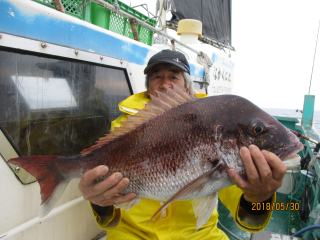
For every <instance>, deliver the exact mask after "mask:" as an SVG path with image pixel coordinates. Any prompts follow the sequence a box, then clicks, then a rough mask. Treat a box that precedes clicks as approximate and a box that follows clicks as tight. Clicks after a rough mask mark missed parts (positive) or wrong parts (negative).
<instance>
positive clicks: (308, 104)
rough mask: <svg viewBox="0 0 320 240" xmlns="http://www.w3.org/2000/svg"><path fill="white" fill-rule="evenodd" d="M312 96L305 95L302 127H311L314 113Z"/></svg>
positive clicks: (313, 97) (313, 98)
mask: <svg viewBox="0 0 320 240" xmlns="http://www.w3.org/2000/svg"><path fill="white" fill-rule="evenodd" d="M314 100H315V96H314V95H305V96H304V104H303V114H302V122H301V123H302V126H304V127H312V123H313V112H314Z"/></svg>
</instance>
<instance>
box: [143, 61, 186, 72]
mask: <svg viewBox="0 0 320 240" xmlns="http://www.w3.org/2000/svg"><path fill="white" fill-rule="evenodd" d="M159 63H170V64H172V65H175V66H176V67H178V68H180V69H181V70H182V71H184V72H187V73H189V75H190V70H188V69H187V68H185V67H184V66H181V65H180V64H179V63H177V62H175V61H173V60H172V61H169V60H168V61H166V60H162V61H159V62H154V63H152V64H150V65H149V66H147V67H146V68H145V69H144V71H143V72H144V74H147V73H148V72H149V71H150V69H151V68H152V67H154V66H155V65H157V64H159Z"/></svg>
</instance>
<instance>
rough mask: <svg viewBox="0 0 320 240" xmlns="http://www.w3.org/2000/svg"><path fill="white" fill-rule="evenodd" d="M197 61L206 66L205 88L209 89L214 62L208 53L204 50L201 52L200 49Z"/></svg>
mask: <svg viewBox="0 0 320 240" xmlns="http://www.w3.org/2000/svg"><path fill="white" fill-rule="evenodd" d="M197 61H198V63H199V64H201V65H202V66H203V68H204V77H203V83H204V84H205V89H207V88H208V86H209V84H210V74H209V69H210V67H211V66H212V65H213V63H212V61H211V59H210V58H209V57H208V55H207V54H206V53H204V52H201V51H200V54H199V55H198V56H197Z"/></svg>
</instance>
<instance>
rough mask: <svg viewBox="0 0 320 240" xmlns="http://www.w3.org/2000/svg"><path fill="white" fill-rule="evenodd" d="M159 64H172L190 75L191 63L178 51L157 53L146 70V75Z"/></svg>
mask: <svg viewBox="0 0 320 240" xmlns="http://www.w3.org/2000/svg"><path fill="white" fill-rule="evenodd" d="M158 63H170V64H173V65H175V66H177V67H179V68H181V69H182V70H183V71H185V72H187V73H189V75H190V67H189V63H188V61H187V59H186V57H185V56H184V54H182V53H180V52H176V51H171V50H162V51H161V52H158V53H156V54H155V55H153V56H152V57H151V58H150V59H149V62H148V65H147V67H146V68H145V69H144V74H147V73H148V72H149V70H150V69H151V68H152V67H153V66H155V65H157V64H158Z"/></svg>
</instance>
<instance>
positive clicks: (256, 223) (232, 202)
mask: <svg viewBox="0 0 320 240" xmlns="http://www.w3.org/2000/svg"><path fill="white" fill-rule="evenodd" d="M242 194H243V192H242V190H241V189H240V188H238V187H237V186H236V185H233V186H231V187H228V188H225V189H222V190H220V191H219V198H220V200H221V202H222V203H223V204H224V205H225V206H226V207H227V208H228V209H229V211H230V213H231V214H232V216H233V218H234V220H235V222H236V224H237V225H238V227H239V228H241V229H243V230H245V231H248V232H253V233H254V232H260V231H262V230H263V229H264V228H265V227H266V226H267V225H268V223H269V221H270V219H271V215H272V210H269V211H267V212H265V213H264V214H262V215H253V214H250V213H248V212H246V211H245V210H244V209H243V208H242V207H241V206H240V199H241V196H242ZM275 201H276V194H274V195H273V196H272V200H271V205H270V206H272V205H273V204H274V203H275Z"/></svg>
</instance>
